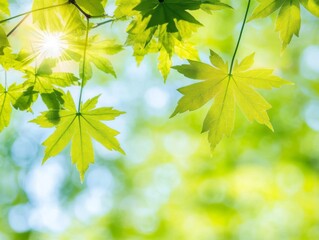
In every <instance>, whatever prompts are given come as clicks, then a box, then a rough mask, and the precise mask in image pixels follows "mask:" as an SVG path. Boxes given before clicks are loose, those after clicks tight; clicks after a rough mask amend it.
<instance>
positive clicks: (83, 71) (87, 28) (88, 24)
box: [78, 18, 90, 113]
mask: <svg viewBox="0 0 319 240" xmlns="http://www.w3.org/2000/svg"><path fill="white" fill-rule="evenodd" d="M89 28H90V18H86V36H85V43H84V52H83V65H82V74H81V75H82V76H81V78H82V82H81V90H80V97H79V104H78V113H80V112H81V101H82V95H83V88H84V85H85V64H86V53H87V46H88V41H89Z"/></svg>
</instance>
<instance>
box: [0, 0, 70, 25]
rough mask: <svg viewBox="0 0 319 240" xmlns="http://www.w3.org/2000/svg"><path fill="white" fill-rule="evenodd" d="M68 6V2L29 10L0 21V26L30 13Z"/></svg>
mask: <svg viewBox="0 0 319 240" xmlns="http://www.w3.org/2000/svg"><path fill="white" fill-rule="evenodd" d="M68 4H70V3H69V2H65V3H61V4H57V5H53V6H48V7H43V8H38V9H34V10H31V11H28V12H25V13H21V14H18V15H16V16H13V17H10V18H7V19H4V20H1V21H0V24H1V23H4V22H7V21H10V20H12V19H15V18H18V17H22V16H25V15H28V14H30V13H34V12H39V11H43V10H47V9H51V8H56V7H62V6H65V5H68Z"/></svg>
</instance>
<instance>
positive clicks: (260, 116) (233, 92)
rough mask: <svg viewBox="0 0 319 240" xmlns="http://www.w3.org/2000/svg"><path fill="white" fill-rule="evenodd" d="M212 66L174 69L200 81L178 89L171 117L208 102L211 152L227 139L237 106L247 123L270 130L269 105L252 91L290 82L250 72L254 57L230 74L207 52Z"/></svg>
mask: <svg viewBox="0 0 319 240" xmlns="http://www.w3.org/2000/svg"><path fill="white" fill-rule="evenodd" d="M210 54H211V55H210V60H211V63H212V64H213V65H208V64H205V63H202V62H197V61H189V64H187V65H186V64H184V65H181V66H175V67H173V68H174V69H176V70H177V71H178V72H180V73H182V74H183V75H185V76H186V77H189V78H192V79H198V80H201V81H200V82H197V83H195V84H191V85H189V86H186V87H182V88H180V89H178V91H179V92H180V93H181V94H183V96H182V98H181V99H180V100H179V102H178V105H177V107H176V109H175V111H174V113H173V114H172V116H174V115H176V114H178V113H183V112H186V111H193V110H196V109H198V108H200V107H202V106H203V105H204V104H206V103H207V102H208V101H210V100H213V104H212V106H211V108H210V110H209V111H208V113H207V115H206V118H205V120H204V124H203V130H202V131H203V132H207V131H208V139H209V142H210V145H211V149H212V150H213V149H214V148H215V147H216V145H217V144H218V143H219V142H220V140H221V139H222V138H223V137H224V136H230V135H231V133H232V131H233V129H234V124H235V115H236V114H235V113H236V105H237V106H238V107H239V108H240V109H241V111H242V113H243V114H244V115H245V116H246V117H247V119H248V120H249V121H257V122H258V123H260V124H264V125H266V126H267V127H269V128H270V129H271V130H273V127H272V125H271V123H270V120H269V117H268V114H267V110H268V109H270V108H271V105H270V104H269V103H268V102H267V101H266V100H265V99H264V98H263V97H262V96H261V95H260V94H259V93H258V92H257V91H256V90H255V89H271V88H274V87H280V86H282V85H284V84H288V83H289V82H288V81H286V80H283V79H281V78H279V77H276V76H274V75H272V70H267V69H253V70H250V67H251V66H252V65H253V58H254V54H251V55H249V56H248V57H246V58H245V59H244V60H243V61H241V63H239V64H238V63H236V65H235V67H234V70H233V73H232V74H229V73H228V69H227V65H228V64H227V63H225V62H224V61H223V59H222V58H221V57H220V56H218V55H217V54H216V53H215V52H213V51H211V52H210Z"/></svg>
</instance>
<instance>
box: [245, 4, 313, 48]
mask: <svg viewBox="0 0 319 240" xmlns="http://www.w3.org/2000/svg"><path fill="white" fill-rule="evenodd" d="M259 2H260V4H259V6H258V7H257V8H256V9H255V10H254V12H253V15H252V16H251V18H250V20H253V19H256V18H264V17H267V16H269V15H270V14H272V13H273V12H275V11H277V10H279V13H278V16H277V20H276V31H278V32H279V35H280V39H281V41H282V46H283V48H286V46H287V45H288V44H289V43H290V42H291V39H292V37H293V35H295V36H298V35H299V31H300V26H301V15H300V3H302V4H303V6H304V7H305V8H306V9H307V10H308V11H309V12H311V13H312V14H314V15H315V16H318V17H319V1H318V0H259Z"/></svg>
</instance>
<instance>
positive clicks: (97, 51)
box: [67, 35, 123, 83]
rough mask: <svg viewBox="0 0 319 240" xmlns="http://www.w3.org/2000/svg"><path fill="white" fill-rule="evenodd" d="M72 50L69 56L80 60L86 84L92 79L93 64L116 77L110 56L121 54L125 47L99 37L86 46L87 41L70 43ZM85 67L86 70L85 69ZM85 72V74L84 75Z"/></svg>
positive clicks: (93, 37)
mask: <svg viewBox="0 0 319 240" xmlns="http://www.w3.org/2000/svg"><path fill="white" fill-rule="evenodd" d="M69 44H70V46H71V48H70V49H68V50H67V54H69V55H70V56H73V58H74V59H75V60H80V61H81V63H80V76H81V77H82V76H84V82H85V83H86V81H87V80H89V79H91V78H92V64H94V65H95V66H96V67H97V68H98V69H99V70H101V71H103V72H104V73H107V74H111V75H113V76H114V77H116V73H115V71H114V68H113V66H112V63H111V61H110V60H108V59H107V56H108V55H114V54H116V53H118V52H120V51H121V50H122V49H123V47H122V45H120V44H117V43H116V42H115V41H114V40H104V39H103V40H102V39H101V38H100V37H99V36H98V35H95V36H92V37H90V38H89V39H88V43H87V44H85V40H83V39H81V40H76V41H70V43H69ZM85 45H86V55H85V57H86V59H85V64H83V52H84V48H85V47H84V46H85ZM83 65H85V69H83ZM83 71H85V74H83Z"/></svg>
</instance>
